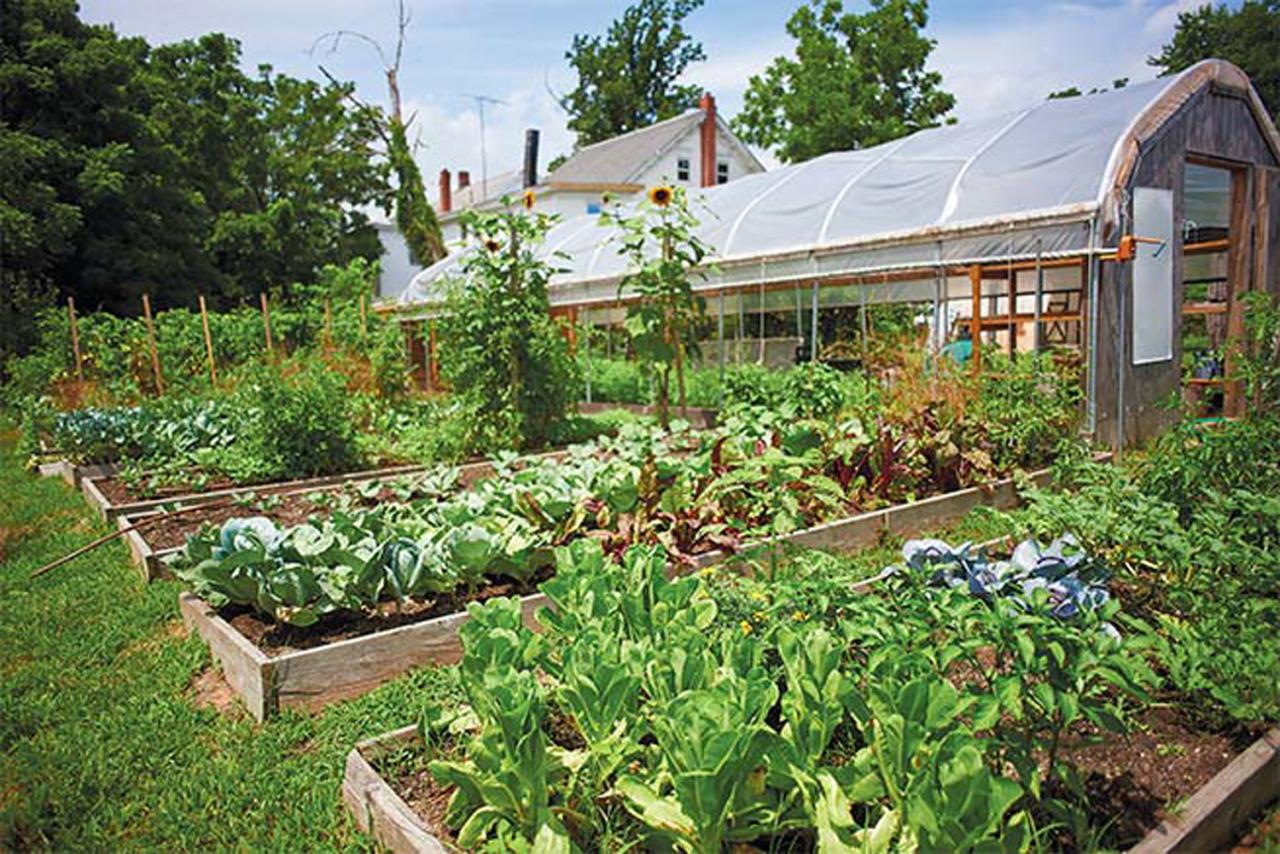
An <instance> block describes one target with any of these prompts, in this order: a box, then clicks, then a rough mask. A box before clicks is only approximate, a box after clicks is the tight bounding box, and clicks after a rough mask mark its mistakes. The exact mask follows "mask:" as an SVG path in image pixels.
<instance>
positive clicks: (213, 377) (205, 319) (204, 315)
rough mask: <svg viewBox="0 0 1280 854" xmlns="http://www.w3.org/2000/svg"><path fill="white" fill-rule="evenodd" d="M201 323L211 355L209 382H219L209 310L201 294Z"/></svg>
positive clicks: (205, 345) (206, 346)
mask: <svg viewBox="0 0 1280 854" xmlns="http://www.w3.org/2000/svg"><path fill="white" fill-rule="evenodd" d="M199 300H200V322H201V323H202V324H203V325H204V350H205V352H206V353H208V354H209V381H210V382H212V383H214V384H215V385H216V384H217V382H218V369H217V368H216V367H214V364H213V336H212V335H210V334H209V310H208V308H207V307H206V306H205V304H204V294H200V296H199Z"/></svg>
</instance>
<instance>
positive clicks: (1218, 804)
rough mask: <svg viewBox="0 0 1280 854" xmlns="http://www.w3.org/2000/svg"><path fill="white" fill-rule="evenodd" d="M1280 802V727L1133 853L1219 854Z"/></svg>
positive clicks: (1255, 743) (1199, 792)
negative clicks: (1247, 825) (1249, 823)
mask: <svg viewBox="0 0 1280 854" xmlns="http://www.w3.org/2000/svg"><path fill="white" fill-rule="evenodd" d="M1277 797H1280V728H1276V729H1272V730H1271V731H1270V732H1268V733H1267V734H1266V735H1264V736H1263V737H1262V738H1260V739H1258V740H1257V741H1255V742H1254V743H1253V744H1252V745H1250V747H1249V749H1247V750H1246V751H1245V752H1244V753H1242V754H1240V755H1239V756H1237V757H1236V758H1235V759H1234V760H1233V761H1232V762H1231V764H1230V765H1228V766H1227V767H1226V768H1223V769H1222V770H1221V771H1219V772H1218V773H1217V774H1216V775H1214V777H1213V779H1212V780H1210V781H1209V782H1208V783H1206V784H1205V785H1204V786H1202V787H1201V788H1200V789H1199V791H1197V792H1196V793H1195V794H1194V795H1192V796H1191V798H1190V799H1189V800H1188V801H1187V802H1186V804H1185V805H1184V806H1183V808H1182V809H1181V810H1179V812H1178V814H1177V815H1176V816H1174V817H1172V818H1170V819H1168V820H1166V821H1165V822H1163V823H1162V824H1161V825H1160V826H1159V827H1157V828H1156V829H1155V830H1153V831H1151V832H1150V833H1148V834H1147V835H1146V837H1145V838H1143V840H1142V841H1141V842H1139V843H1138V844H1137V845H1136V846H1134V847H1133V848H1131V849H1130V851H1131V852H1134V854H1157V852H1194V851H1220V850H1224V849H1226V848H1229V847H1230V845H1231V843H1232V841H1233V840H1234V838H1235V836H1236V834H1237V833H1238V831H1239V830H1240V829H1241V827H1242V826H1243V825H1244V824H1245V822H1247V821H1248V820H1249V819H1250V818H1251V817H1252V816H1253V815H1255V814H1256V813H1257V812H1258V811H1259V810H1261V809H1262V808H1263V807H1264V806H1266V805H1267V804H1268V803H1270V802H1271V801H1273V800H1275V799H1276V798H1277Z"/></svg>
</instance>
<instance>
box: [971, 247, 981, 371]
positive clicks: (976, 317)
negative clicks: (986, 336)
mask: <svg viewBox="0 0 1280 854" xmlns="http://www.w3.org/2000/svg"><path fill="white" fill-rule="evenodd" d="M969 283H970V284H971V285H973V309H972V310H973V316H972V317H971V318H969V338H970V339H972V341H973V358H972V359H971V360H970V361H972V362H973V371H974V373H977V372H978V370H979V369H981V367H982V265H981V264H974V265H973V266H971V267H970V268H969Z"/></svg>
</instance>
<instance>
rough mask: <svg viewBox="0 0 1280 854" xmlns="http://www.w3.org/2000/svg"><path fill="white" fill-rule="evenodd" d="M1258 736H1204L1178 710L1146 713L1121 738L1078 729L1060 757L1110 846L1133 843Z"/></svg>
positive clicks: (1247, 732)
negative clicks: (1072, 770)
mask: <svg viewBox="0 0 1280 854" xmlns="http://www.w3.org/2000/svg"><path fill="white" fill-rule="evenodd" d="M1259 734H1260V730H1258V729H1256V728H1247V727H1241V728H1240V729H1239V730H1237V731H1233V732H1226V733H1222V732H1218V733H1211V732H1204V731H1203V730H1202V729H1200V728H1198V727H1197V726H1196V725H1195V723H1194V722H1192V721H1191V720H1189V719H1188V717H1187V715H1185V714H1184V713H1182V712H1180V711H1179V710H1178V709H1177V708H1169V707H1160V708H1152V709H1150V710H1148V711H1147V712H1146V713H1144V714H1143V715H1142V716H1141V717H1140V719H1139V726H1137V727H1135V729H1134V731H1133V732H1130V733H1128V734H1127V735H1112V734H1109V733H1108V734H1104V735H1103V736H1102V737H1101V738H1100V739H1099V737H1098V735H1099V734H1098V732H1097V731H1096V730H1094V731H1090V730H1088V729H1085V728H1080V729H1079V730H1078V731H1076V732H1075V733H1073V734H1072V735H1070V736H1067V737H1066V738H1064V741H1063V746H1062V749H1061V752H1060V754H1059V755H1060V757H1061V758H1062V759H1063V760H1066V761H1069V762H1072V763H1073V764H1075V766H1076V767H1077V768H1078V769H1079V770H1080V772H1081V776H1082V777H1083V779H1084V782H1085V787H1086V789H1087V791H1088V793H1089V802H1090V814H1091V819H1092V823H1093V824H1094V825H1095V826H1097V827H1103V826H1105V825H1108V824H1109V825H1110V827H1109V830H1108V834H1107V840H1108V842H1109V843H1110V844H1113V845H1117V846H1121V847H1128V846H1130V845H1133V844H1135V843H1137V842H1138V841H1139V840H1140V839H1141V838H1142V837H1143V836H1144V835H1145V834H1146V833H1147V832H1148V831H1150V830H1152V829H1153V828H1155V827H1156V825H1158V824H1159V823H1160V822H1162V821H1164V820H1165V819H1166V818H1168V817H1169V816H1170V815H1171V814H1173V813H1176V812H1177V810H1178V808H1179V807H1180V806H1181V804H1182V803H1183V802H1184V801H1185V800H1186V799H1187V798H1188V797H1190V796H1191V795H1192V794H1194V793H1195V792H1196V790H1198V789H1199V788H1200V787H1202V786H1203V785H1204V784H1205V783H1208V782H1209V780H1211V779H1212V778H1213V776H1214V775H1215V774H1217V773H1218V772H1219V771H1221V770H1222V769H1223V768H1225V767H1226V766H1227V765H1228V764H1230V762H1231V761H1232V760H1233V759H1235V757H1236V756H1237V755H1238V754H1239V753H1240V752H1241V751H1243V750H1245V749H1246V748H1248V746H1249V745H1250V744H1252V743H1253V741H1254V740H1255V739H1256V738H1257V737H1258V735H1259Z"/></svg>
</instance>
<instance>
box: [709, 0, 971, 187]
mask: <svg viewBox="0 0 1280 854" xmlns="http://www.w3.org/2000/svg"><path fill="white" fill-rule="evenodd" d="M928 5H929V4H928V2H927V0H872V2H871V8H870V9H869V10H868V11H866V12H864V13H862V14H858V13H855V12H846V11H845V10H844V6H843V4H842V3H841V2H840V0H812V2H810V3H808V4H806V5H803V6H801V7H800V8H799V9H797V10H796V11H795V13H794V14H792V16H791V18H790V20H788V21H787V33H788V34H789V35H790V36H791V37H792V38H794V39H795V40H796V48H795V56H794V58H793V57H790V56H780V57H777V58H776V59H774V60H773V62H772V64H770V65H769V67H768V68H767V69H766V70H765V72H764V74H762V75H755V76H753V77H752V78H751V80H750V83H749V85H748V87H747V92H746V97H745V100H744V104H743V110H742V112H741V113H740V114H739V115H738V116H737V117H735V119H734V121H733V128H734V130H735V131H736V132H737V133H738V135H739V136H741V137H742V138H743V139H745V140H746V141H748V142H751V143H754V144H756V145H759V146H762V147H764V148H770V149H773V151H774V153H775V154H776V155H777V157H778V158H779V159H780V160H782V161H784V162H787V163H795V162H798V161H801V160H808V159H810V158H812V157H817V156H818V155H820V154H825V153H826V152H828V151H844V150H848V149H854V148H866V147H869V146H872V145H878V144H880V143H882V142H888V141H889V140H892V139H896V138H898V137H900V136H904V135H906V134H909V133H913V132H914V131H917V130H920V129H922V128H927V127H932V126H934V125H936V124H938V123H939V121H940V120H942V119H943V118H944V117H945V116H946V114H947V113H948V112H949V111H950V110H951V108H952V107H953V106H955V98H954V97H953V96H952V95H951V94H949V93H947V92H945V91H943V90H942V89H941V88H940V87H941V85H942V76H941V75H940V74H938V73H937V72H935V71H928V70H926V69H925V63H926V61H927V60H928V58H929V54H930V53H931V52H932V50H933V47H934V41H933V40H932V39H929V38H926V37H925V36H924V35H923V34H922V32H921V31H922V30H923V29H924V27H925V25H926V24H927V23H928V18H929V16H928Z"/></svg>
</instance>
